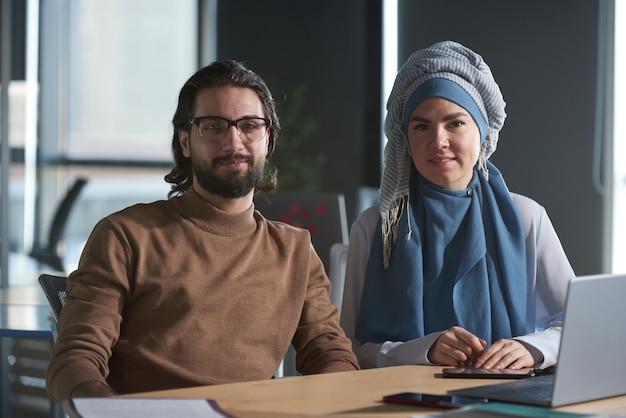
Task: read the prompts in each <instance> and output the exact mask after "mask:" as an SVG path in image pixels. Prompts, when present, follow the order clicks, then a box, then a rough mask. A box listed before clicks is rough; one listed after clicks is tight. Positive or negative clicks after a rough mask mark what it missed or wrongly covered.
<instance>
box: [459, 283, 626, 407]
mask: <svg viewBox="0 0 626 418" xmlns="http://www.w3.org/2000/svg"><path fill="white" fill-rule="evenodd" d="M625 296H626V274H621V275H617V274H598V275H591V276H581V277H576V278H574V279H572V280H571V282H570V284H569V288H568V294H567V301H566V307H565V317H564V323H563V332H562V335H561V344H560V348H559V357H558V366H557V369H556V374H555V375H554V376H541V377H533V378H529V379H524V380H523V381H515V382H508V383H500V384H495V385H486V386H479V387H474V388H467V389H460V390H455V391H450V392H449V393H451V394H455V395H459V396H474V397H484V398H488V399H490V400H496V401H505V402H517V403H525V404H531V405H545V406H552V407H557V406H562V405H569V404H572V403H578V402H586V401H591V400H596V399H601V398H608V397H611V396H617V395H623V394H626V362H624V361H622V360H621V355H622V354H621V353H622V352H623V350H624V347H625V346H626V325H625V324H624V319H623V318H626V301H625ZM552 379H554V382H553V384H552V382H551V381H552ZM548 383H549V384H548ZM546 384H548V385H546ZM541 385H546V386H547V389H549V390H551V393H552V395H551V397H548V398H550V399H549V400H548V398H546V399H540V395H539V394H535V393H534V392H539V391H536V390H534V389H539V386H541ZM526 386H529V387H526ZM526 389H529V390H526Z"/></svg>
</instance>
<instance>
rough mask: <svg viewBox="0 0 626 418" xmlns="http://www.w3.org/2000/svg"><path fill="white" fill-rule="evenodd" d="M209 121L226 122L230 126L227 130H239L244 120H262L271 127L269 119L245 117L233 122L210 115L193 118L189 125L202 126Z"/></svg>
mask: <svg viewBox="0 0 626 418" xmlns="http://www.w3.org/2000/svg"><path fill="white" fill-rule="evenodd" d="M207 119H220V120H223V121H225V122H226V123H227V124H228V126H227V127H226V130H228V129H229V128H230V127H231V126H234V127H235V128H237V130H239V127H238V126H237V125H239V122H241V121H244V120H262V121H263V122H265V127H266V128H269V127H270V120H269V119H267V118H262V117H259V116H244V117H243V118H239V119H236V120H232V119H227V118H224V117H222V116H212V115H208V116H198V117H196V118H192V119H190V120H189V122H188V123H189V126H191V125H200V123H201V122H202V121H203V120H207Z"/></svg>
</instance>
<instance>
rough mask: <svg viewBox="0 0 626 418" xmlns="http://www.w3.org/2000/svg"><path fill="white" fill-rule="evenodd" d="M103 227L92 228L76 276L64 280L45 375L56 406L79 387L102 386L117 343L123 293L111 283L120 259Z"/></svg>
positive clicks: (115, 238)
mask: <svg viewBox="0 0 626 418" xmlns="http://www.w3.org/2000/svg"><path fill="white" fill-rule="evenodd" d="M109 226H110V225H109V224H108V222H107V221H106V220H105V221H101V222H100V223H99V224H98V225H96V227H95V228H94V231H93V232H92V234H91V236H90V238H89V240H88V242H87V244H86V246H85V250H84V252H83V255H82V259H81V262H80V264H81V266H79V270H77V271H75V272H73V273H72V274H70V276H69V277H68V281H67V297H66V301H65V305H64V307H63V311H62V313H61V317H60V321H59V335H58V338H57V340H56V342H55V344H54V346H53V348H52V352H51V360H50V363H49V366H48V369H47V373H46V388H47V391H48V394H49V396H50V397H51V398H52V399H53V400H55V401H56V402H59V403H61V402H63V401H64V400H66V399H67V398H68V397H69V396H70V394H71V393H72V391H73V390H74V389H75V388H76V387H77V386H78V385H80V384H82V383H86V382H99V383H102V384H105V385H107V382H106V377H107V376H108V374H109V367H108V361H109V358H110V357H111V351H112V347H113V346H114V345H115V343H116V341H117V339H118V338H119V332H120V324H121V320H122V316H121V306H123V304H124V299H125V297H126V296H125V295H126V292H127V290H128V283H127V282H125V281H119V280H116V279H115V278H116V277H126V275H122V274H119V271H120V269H123V268H124V267H123V266H122V264H123V263H122V264H121V263H120V260H124V258H125V257H124V254H123V252H124V251H123V249H122V248H123V247H122V246H120V237H119V234H116V233H115V232H114V231H113V229H112V228H110V227H109ZM115 260H117V261H115ZM106 266H108V267H106Z"/></svg>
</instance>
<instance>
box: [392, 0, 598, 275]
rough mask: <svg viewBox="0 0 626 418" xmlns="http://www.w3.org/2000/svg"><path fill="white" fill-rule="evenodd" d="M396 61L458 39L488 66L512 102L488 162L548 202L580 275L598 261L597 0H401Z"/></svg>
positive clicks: (519, 188) (518, 186)
mask: <svg viewBox="0 0 626 418" xmlns="http://www.w3.org/2000/svg"><path fill="white" fill-rule="evenodd" d="M399 7H400V13H399V26H400V39H399V42H400V44H399V45H400V53H399V59H400V61H404V60H405V59H406V58H407V57H408V56H409V55H410V54H411V53H412V52H414V51H415V50H417V49H420V48H424V47H427V46H429V45H430V44H432V43H434V42H436V41H440V40H446V39H451V40H456V41H458V42H461V43H463V44H465V45H466V46H468V47H470V48H472V49H474V50H475V51H476V52H478V53H480V54H481V55H482V56H483V58H485V61H486V62H487V63H488V64H489V65H490V67H491V70H492V72H493V73H494V75H495V77H496V80H497V81H498V83H499V84H500V87H501V89H502V91H503V94H504V98H505V100H506V102H507V108H506V109H507V114H508V117H507V120H506V123H505V125H504V128H503V130H502V132H501V134H500V143H499V146H498V149H497V151H496V153H495V154H494V155H493V157H492V158H491V160H492V162H494V164H496V165H497V166H498V168H499V169H500V170H501V171H502V173H503V175H504V177H505V179H506V180H507V184H508V185H509V187H510V189H511V190H512V191H514V192H519V193H521V194H525V195H527V196H529V197H532V198H534V199H535V200H537V201H538V202H539V203H541V204H542V205H544V206H545V207H546V209H547V211H548V214H549V215H550V217H551V219H552V222H553V223H554V225H555V227H556V229H557V232H558V234H559V236H560V237H561V241H562V242H563V245H564V247H565V250H566V252H567V254H568V256H569V258H570V261H571V263H572V265H573V267H574V270H575V272H576V273H577V274H588V273H597V272H599V271H601V270H602V257H601V249H602V204H603V198H602V196H601V195H600V194H599V193H598V192H597V191H596V190H595V188H594V187H593V183H592V160H593V149H594V142H593V140H594V126H595V125H594V124H595V119H594V115H595V105H596V103H595V100H596V98H595V95H596V68H597V50H598V45H597V43H598V16H599V7H600V6H599V2H598V1H590V0H550V1H545V0H523V1H522V0H519V1H501V0H440V1H416V0H400V2H399Z"/></svg>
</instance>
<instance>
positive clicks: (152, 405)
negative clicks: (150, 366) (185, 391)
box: [72, 398, 229, 418]
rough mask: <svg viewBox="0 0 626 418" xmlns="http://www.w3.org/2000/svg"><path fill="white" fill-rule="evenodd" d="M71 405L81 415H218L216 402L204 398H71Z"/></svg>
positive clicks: (93, 417)
mask: <svg viewBox="0 0 626 418" xmlns="http://www.w3.org/2000/svg"><path fill="white" fill-rule="evenodd" d="M72 406H73V408H74V410H75V411H76V413H78V416H79V417H81V418H131V417H133V418H141V417H146V418H171V417H176V416H180V417H185V418H212V417H213V418H221V417H228V416H229V415H224V413H222V412H221V411H220V410H219V408H217V404H215V407H214V406H213V405H212V404H211V403H210V402H209V401H208V400H207V399H162V398H74V399H72Z"/></svg>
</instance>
